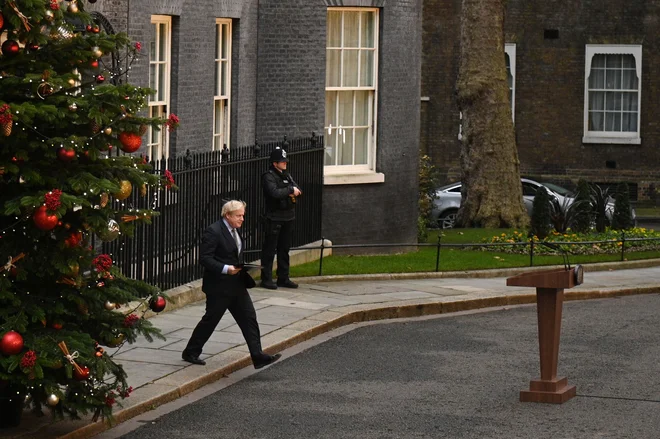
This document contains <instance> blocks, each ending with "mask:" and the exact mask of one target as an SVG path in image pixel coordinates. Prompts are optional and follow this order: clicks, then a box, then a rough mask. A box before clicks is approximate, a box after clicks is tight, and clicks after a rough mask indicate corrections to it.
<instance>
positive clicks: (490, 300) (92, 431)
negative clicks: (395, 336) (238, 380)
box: [59, 284, 660, 439]
mask: <svg viewBox="0 0 660 439" xmlns="http://www.w3.org/2000/svg"><path fill="white" fill-rule="evenodd" d="M655 293H660V284H659V285H655V286H649V287H631V288H623V289H621V288H619V289H597V290H589V291H566V292H565V293H564V296H565V300H567V301H574V300H589V299H604V298H612V297H619V296H631V295H642V294H655ZM535 302H536V295H535V294H515V295H505V296H496V297H483V298H476V299H467V300H458V301H454V302H431V303H422V304H411V305H393V306H384V307H383V306H378V305H377V304H374V305H372V306H370V308H369V309H364V310H358V311H352V312H347V313H345V314H343V315H340V316H338V317H337V318H335V319H332V320H329V321H326V322H321V321H319V324H318V325H317V326H315V327H313V328H311V329H308V330H306V331H304V332H302V333H300V334H298V335H296V336H294V337H290V338H288V339H286V340H283V341H281V342H278V343H275V344H273V345H270V346H268V348H267V349H265V350H266V351H267V352H270V353H274V352H278V351H282V350H284V349H287V348H290V347H292V346H295V345H297V344H299V343H302V342H304V341H306V340H309V339H311V338H314V337H316V336H318V335H321V334H324V333H326V332H329V331H332V330H334V329H337V328H340V327H342V326H347V325H350V324H353V323H360V322H368V321H377V320H386V319H398V318H410V317H422V316H429V315H439V314H450V313H456V312H461V311H471V310H476V309H484V308H496V307H503V306H514V305H525V304H532V303H535ZM251 364H252V362H251V361H250V358H249V356H248V355H247V354H246V356H245V357H243V358H241V359H239V360H235V361H232V362H230V363H229V364H227V365H225V366H222V367H220V368H218V369H216V370H213V371H211V372H209V373H207V374H205V375H202V376H200V377H198V378H195V379H193V380H191V381H189V382H187V383H184V384H182V385H180V386H179V387H177V388H174V389H172V390H170V391H167V392H165V393H163V394H161V395H157V396H155V397H153V398H150V399H148V400H145V401H143V402H141V403H139V404H136V405H135V406H132V407H128V408H126V409H122V410H120V411H118V412H117V413H115V425H116V424H119V423H122V422H125V421H127V420H129V419H131V418H133V417H135V416H138V415H141V414H143V413H146V412H148V411H150V410H153V409H154V408H156V407H158V406H161V405H163V404H166V403H169V402H171V401H174V400H175V399H178V398H180V397H182V396H184V395H186V394H188V393H191V392H193V391H195V390H198V389H200V388H201V387H204V386H206V385H208V384H210V383H212V382H215V381H217V380H219V379H221V378H223V377H225V376H227V375H229V374H230V373H232V372H236V371H237V370H240V369H243V368H244V367H249V366H251ZM139 390H140V389H138V390H137V391H136V392H139ZM109 428H111V426H109V425H107V424H106V423H105V422H96V423H93V424H87V425H85V426H84V427H81V428H79V429H77V430H75V431H72V432H70V433H68V434H66V435H64V436H59V438H60V439H88V438H91V437H93V436H95V435H97V434H100V433H102V432H103V431H105V430H108V429H109Z"/></svg>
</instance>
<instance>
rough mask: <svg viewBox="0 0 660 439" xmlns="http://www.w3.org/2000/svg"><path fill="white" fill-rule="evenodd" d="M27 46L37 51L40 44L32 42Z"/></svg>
mask: <svg viewBox="0 0 660 439" xmlns="http://www.w3.org/2000/svg"><path fill="white" fill-rule="evenodd" d="M27 48H28V50H30V51H32V52H35V51H37V50H39V45H38V44H37V43H30V44H28V46H27Z"/></svg>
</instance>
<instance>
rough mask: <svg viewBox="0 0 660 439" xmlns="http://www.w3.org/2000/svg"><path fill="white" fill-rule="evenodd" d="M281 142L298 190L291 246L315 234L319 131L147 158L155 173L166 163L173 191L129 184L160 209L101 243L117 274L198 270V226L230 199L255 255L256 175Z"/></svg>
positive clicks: (174, 278)
mask: <svg viewBox="0 0 660 439" xmlns="http://www.w3.org/2000/svg"><path fill="white" fill-rule="evenodd" d="M277 146H280V147H282V148H283V149H285V150H286V151H287V152H288V155H289V158H290V162H289V170H290V172H291V174H292V175H293V177H294V178H295V179H296V183H298V185H299V186H300V187H301V188H302V190H303V195H302V196H301V197H299V198H298V203H297V205H296V227H295V228H294V232H293V238H292V240H293V242H292V245H293V246H296V247H297V246H302V245H305V244H307V243H310V242H314V241H316V240H318V239H320V238H321V206H322V188H323V137H317V136H315V135H312V137H307V138H298V139H292V140H287V139H286V137H285V138H284V141H282V142H272V143H266V144H258V143H255V144H254V145H250V146H246V147H241V148H236V149H233V150H231V151H230V150H228V149H226V148H225V149H224V150H223V151H210V152H205V153H198V154H191V153H190V152H187V153H186V154H185V155H184V156H182V157H176V158H170V159H162V160H157V161H154V162H152V163H153V166H154V172H159V173H162V172H164V171H165V170H166V169H167V170H169V171H170V172H171V173H172V175H173V177H174V180H175V182H176V185H177V186H178V188H179V189H178V190H177V191H172V190H164V191H160V192H158V191H156V192H153V193H147V194H140V193H139V192H140V191H139V190H137V189H136V190H134V191H133V195H132V197H131V198H129V199H128V200H126V201H125V203H130V207H133V208H137V209H145V208H153V209H154V210H156V211H157V212H158V215H157V216H154V218H153V224H152V225H150V226H140V227H138V228H137V229H136V230H135V234H134V237H133V238H128V237H120V238H118V239H117V240H115V241H112V242H106V243H103V251H104V252H105V253H108V254H110V255H112V257H113V260H114V261H115V263H116V265H117V266H119V267H120V268H121V269H122V271H123V273H124V274H125V275H126V276H128V277H131V278H133V279H139V280H143V281H146V282H148V283H151V284H154V285H157V286H158V287H160V288H161V289H170V288H174V287H176V286H180V285H183V284H185V283H187V282H190V281H193V280H195V279H199V278H201V277H202V274H203V269H202V267H201V265H200V264H199V243H200V239H201V236H202V233H203V232H204V230H205V229H206V227H208V226H209V225H210V224H212V223H213V222H215V221H217V220H218V219H220V217H221V216H220V212H221V210H222V205H223V204H224V203H225V202H226V201H228V200H231V199H236V200H242V201H245V202H246V203H247V208H246V212H245V222H244V223H243V226H242V228H241V230H242V234H243V237H244V241H245V242H244V245H245V250H247V251H248V253H247V254H248V255H250V256H249V258H250V260H246V262H250V261H251V260H256V259H259V258H260V253H259V252H258V251H257V250H259V249H260V248H261V242H262V233H263V231H262V228H261V216H262V214H263V210H264V201H263V192H262V189H261V174H263V173H264V172H265V171H266V170H267V169H268V166H269V163H268V158H269V156H270V153H271V151H272V150H273V149H274V148H275V147H277Z"/></svg>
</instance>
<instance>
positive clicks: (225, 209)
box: [222, 200, 246, 218]
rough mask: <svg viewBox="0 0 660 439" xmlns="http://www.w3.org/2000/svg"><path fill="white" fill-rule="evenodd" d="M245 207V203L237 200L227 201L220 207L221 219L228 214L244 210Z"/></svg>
mask: <svg viewBox="0 0 660 439" xmlns="http://www.w3.org/2000/svg"><path fill="white" fill-rule="evenodd" d="M245 206H246V204H245V201H238V200H230V201H227V202H226V203H225V204H223V206H222V217H223V218H224V217H225V216H227V215H228V214H230V213H232V212H236V211H237V210H239V209H245Z"/></svg>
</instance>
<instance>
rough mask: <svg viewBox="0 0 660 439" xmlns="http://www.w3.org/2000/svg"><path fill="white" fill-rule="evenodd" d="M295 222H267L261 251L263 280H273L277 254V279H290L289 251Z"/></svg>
mask: <svg viewBox="0 0 660 439" xmlns="http://www.w3.org/2000/svg"><path fill="white" fill-rule="evenodd" d="M292 231H293V221H273V220H266V234H265V237H264V245H263V248H262V249H261V266H262V269H261V280H268V281H270V280H272V278H273V260H274V259H275V253H277V278H278V279H280V280H286V279H288V278H289V249H290V248H291V233H292Z"/></svg>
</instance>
